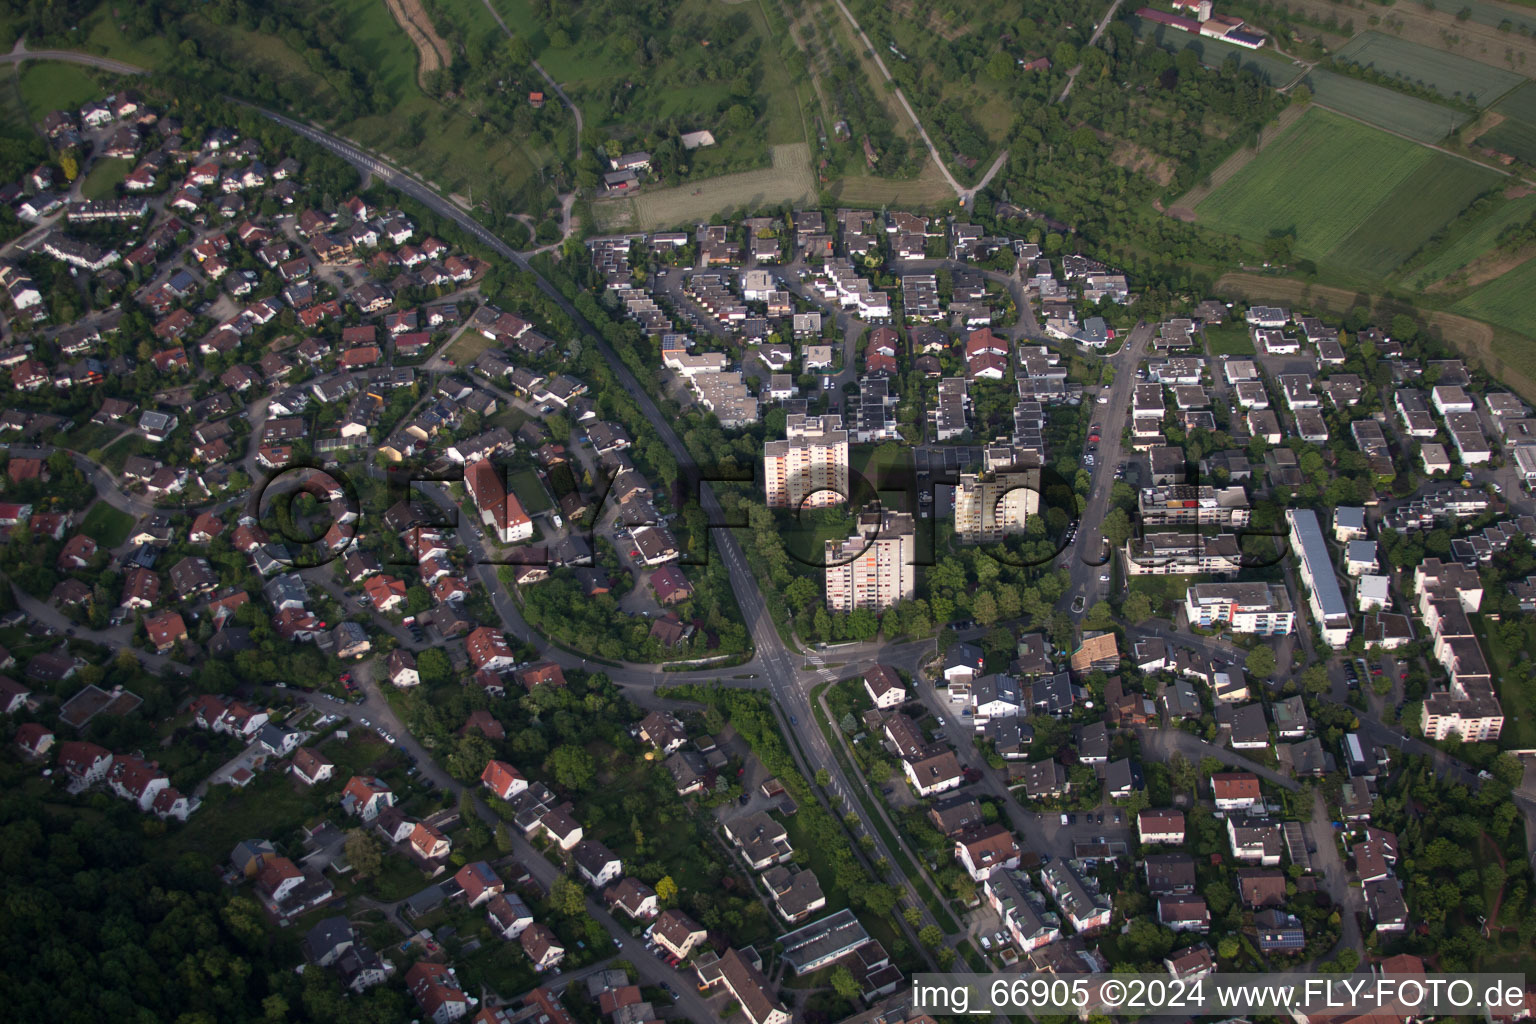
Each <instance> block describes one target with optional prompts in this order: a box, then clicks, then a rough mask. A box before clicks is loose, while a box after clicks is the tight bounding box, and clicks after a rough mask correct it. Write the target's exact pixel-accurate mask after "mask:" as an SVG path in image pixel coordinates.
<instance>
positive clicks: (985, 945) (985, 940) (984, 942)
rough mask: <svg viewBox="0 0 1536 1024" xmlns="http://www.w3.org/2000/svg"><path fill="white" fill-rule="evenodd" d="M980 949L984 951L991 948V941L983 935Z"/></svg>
mask: <svg viewBox="0 0 1536 1024" xmlns="http://www.w3.org/2000/svg"><path fill="white" fill-rule="evenodd" d="M981 948H982V949H985V950H990V949H991V948H992V940H991V939H989V938H987V937H986V936H985V935H983V936H982V937H981Z"/></svg>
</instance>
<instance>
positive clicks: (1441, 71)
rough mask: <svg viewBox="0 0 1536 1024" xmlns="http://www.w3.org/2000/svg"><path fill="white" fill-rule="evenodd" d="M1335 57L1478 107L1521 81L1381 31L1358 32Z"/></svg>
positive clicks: (1488, 66) (1492, 67)
mask: <svg viewBox="0 0 1536 1024" xmlns="http://www.w3.org/2000/svg"><path fill="white" fill-rule="evenodd" d="M1335 57H1336V58H1337V59H1338V60H1341V61H1347V62H1349V63H1351V64H1359V65H1361V66H1363V67H1367V68H1371V69H1373V70H1375V71H1379V72H1381V73H1382V74H1385V75H1391V76H1392V77H1394V78H1399V79H1402V80H1403V81H1404V82H1407V83H1408V84H1410V85H1416V86H1422V87H1424V88H1427V89H1433V90H1434V91H1435V92H1438V93H1439V94H1440V95H1441V96H1444V97H1446V98H1447V99H1464V100H1468V101H1470V102H1473V103H1476V104H1477V105H1478V106H1480V107H1486V106H1488V104H1490V103H1492V102H1493V101H1494V100H1496V99H1498V98H1499V97H1500V96H1502V95H1504V94H1505V93H1507V92H1509V90H1511V89H1513V88H1514V87H1515V86H1517V85H1520V84H1521V83H1522V82H1524V81H1525V77H1524V76H1523V75H1518V74H1516V73H1515V72H1513V71H1507V70H1505V69H1504V68H1496V67H1494V66H1492V65H1491V64H1484V63H1481V62H1480V61H1475V60H1472V59H1470V58H1467V57H1460V56H1457V55H1456V54H1454V53H1447V52H1446V51H1444V50H1437V49H1434V48H1432V47H1429V46H1422V45H1420V44H1419V43H1412V42H1409V41H1408V40H1406V39H1398V38H1397V37H1395V36H1389V35H1385V34H1384V33H1381V32H1362V33H1360V34H1359V35H1358V36H1356V37H1355V38H1354V39H1351V40H1350V41H1349V43H1348V44H1346V45H1345V46H1343V47H1340V49H1339V51H1338V53H1337V54H1335Z"/></svg>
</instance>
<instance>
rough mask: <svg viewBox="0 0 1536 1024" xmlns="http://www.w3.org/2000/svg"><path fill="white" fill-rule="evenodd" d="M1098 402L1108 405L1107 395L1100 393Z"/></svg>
mask: <svg viewBox="0 0 1536 1024" xmlns="http://www.w3.org/2000/svg"><path fill="white" fill-rule="evenodd" d="M1099 404H1100V405H1108V404H1109V396H1108V395H1100V396H1099Z"/></svg>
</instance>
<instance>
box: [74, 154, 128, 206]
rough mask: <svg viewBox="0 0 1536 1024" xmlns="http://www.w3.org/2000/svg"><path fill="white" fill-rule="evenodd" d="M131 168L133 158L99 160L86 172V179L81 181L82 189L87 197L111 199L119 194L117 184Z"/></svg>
mask: <svg viewBox="0 0 1536 1024" xmlns="http://www.w3.org/2000/svg"><path fill="white" fill-rule="evenodd" d="M131 170H133V161H132V160H114V159H110V158H109V159H105V160H97V161H96V162H95V163H94V164H92V165H91V169H90V170H89V171H88V172H86V175H85V180H84V181H82V182H81V183H80V191H81V192H82V193H84V194H85V198H87V199H111V198H112V197H113V196H115V195H116V194H117V186H118V185H119V184H120V183H121V182H122V180H123V179H124V178H126V177H127V176H128V172H129V171H131Z"/></svg>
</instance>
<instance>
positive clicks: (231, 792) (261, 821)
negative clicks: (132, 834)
mask: <svg viewBox="0 0 1536 1024" xmlns="http://www.w3.org/2000/svg"><path fill="white" fill-rule="evenodd" d="M321 788H322V789H329V788H331V787H330V786H322V787H321ZM334 788H336V789H337V790H338V791H339V788H340V784H339V783H335V784H334ZM331 796H332V797H334V794H331ZM331 802H332V800H331V799H327V795H326V794H325V793H319V792H316V791H314V790H311V789H309V788H308V787H306V786H304V785H303V784H302V783H299V782H296V781H294V779H293V778H292V776H290V775H288V774H287V773H286V772H276V771H272V772H262V773H261V774H259V775H257V777H256V780H255V781H254V782H252V783H251V784H250V785H249V786H247V787H245V788H244V789H235V788H233V787H231V786H213V787H211V788H210V789H209V790H208V793H207V795H206V796H205V797H204V798H203V806H201V807H199V808H198V809H197V810H196V811H194V812H193V813H192V816H191V817H190V818H188V819H187V824H186V826H185V827H183V828H181V829H180V830H177V831H174V832H173V833H172V834H170V835H168V836H167V837H166V839H165V841H164V842H163V843H162V844H160V846H159V847H158V849H159V850H160V851H161V853H162V855H163V856H165V857H166V858H167V859H174V858H175V857H178V856H180V855H182V854H192V855H194V856H199V857H202V858H206V859H207V861H208V862H209V863H212V864H219V863H222V862H223V861H224V860H225V859H226V858H228V857H229V852H230V851H231V850H233V849H234V847H235V844H236V843H238V842H239V841H240V840H242V839H253V838H260V839H274V840H275V839H277V838H279V837H282V836H283V835H284V834H285V833H288V832H291V831H292V830H294V829H296V828H299V827H301V826H303V825H305V824H307V823H309V822H311V821H314V820H316V819H318V818H320V817H321V816H323V814H324V812H325V808H326V806H327V805H328V804H330V803H331Z"/></svg>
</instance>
